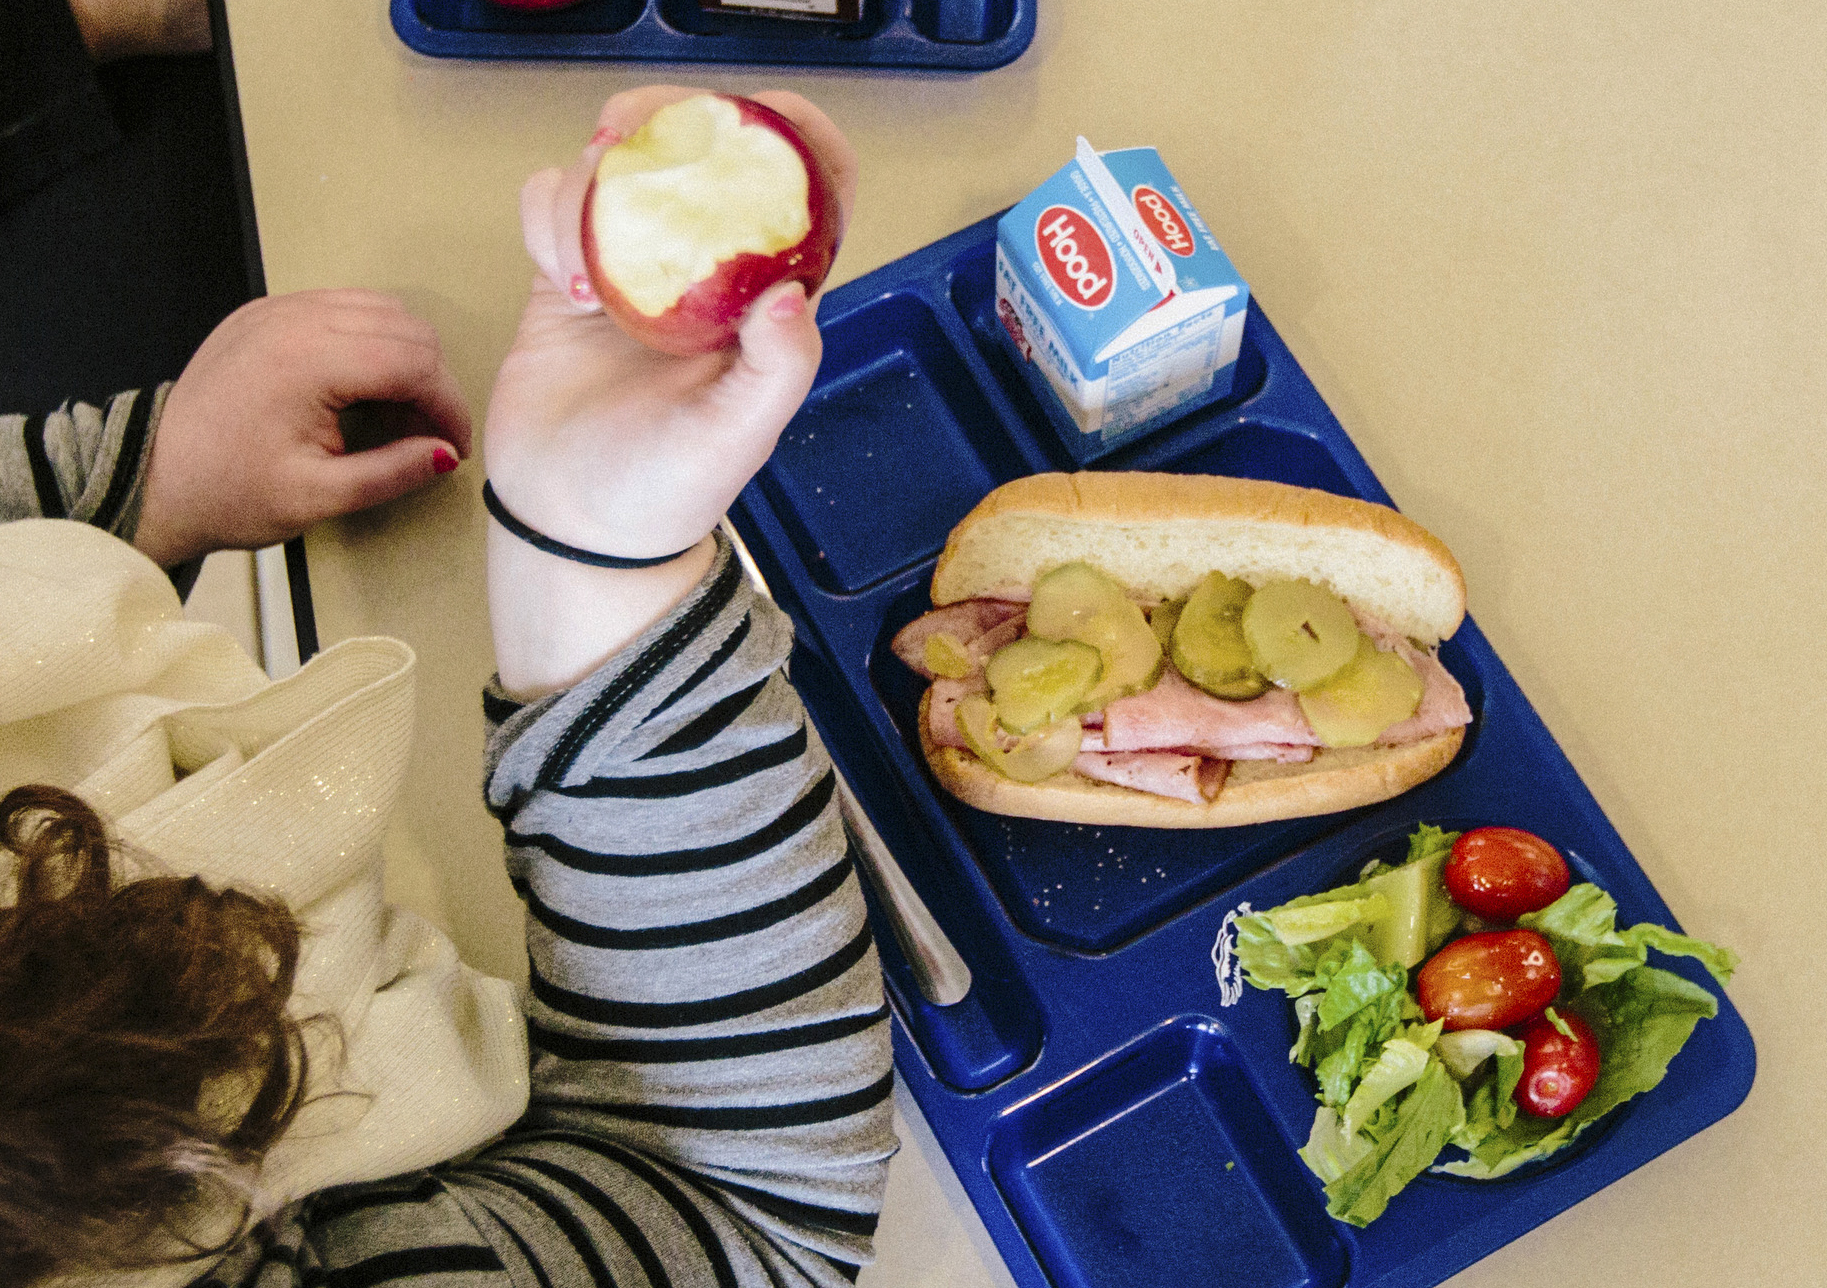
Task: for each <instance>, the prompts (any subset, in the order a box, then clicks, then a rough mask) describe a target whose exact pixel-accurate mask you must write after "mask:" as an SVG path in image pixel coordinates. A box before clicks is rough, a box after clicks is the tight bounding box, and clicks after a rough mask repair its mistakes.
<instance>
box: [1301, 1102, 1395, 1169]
mask: <svg viewBox="0 0 1827 1288" xmlns="http://www.w3.org/2000/svg"><path fill="white" fill-rule="evenodd" d="M1373 1148H1375V1144H1374V1142H1372V1141H1371V1140H1369V1139H1367V1138H1365V1137H1363V1136H1347V1135H1346V1134H1345V1130H1344V1128H1343V1127H1342V1126H1341V1125H1340V1123H1339V1115H1338V1110H1336V1109H1334V1108H1333V1107H1332V1106H1331V1105H1321V1106H1320V1107H1319V1108H1318V1109H1316V1110H1314V1111H1313V1128H1312V1130H1310V1131H1309V1132H1308V1133H1307V1143H1306V1144H1305V1145H1302V1146H1301V1147H1300V1148H1299V1149H1298V1150H1296V1151H1295V1152H1296V1153H1297V1154H1299V1155H1300V1156H1301V1161H1302V1162H1304V1163H1306V1165H1307V1170H1308V1171H1310V1172H1312V1173H1313V1174H1314V1175H1315V1176H1317V1177H1319V1178H1320V1181H1321V1182H1322V1183H1323V1184H1327V1185H1330V1184H1331V1183H1332V1182H1333V1181H1336V1180H1338V1178H1339V1177H1341V1176H1343V1175H1344V1174H1345V1173H1346V1172H1348V1171H1350V1170H1351V1169H1352V1167H1354V1166H1355V1165H1356V1164H1357V1162H1358V1160H1359V1159H1361V1158H1363V1157H1364V1155H1366V1154H1368V1153H1369V1152H1370V1151H1371V1150H1372V1149H1373Z"/></svg>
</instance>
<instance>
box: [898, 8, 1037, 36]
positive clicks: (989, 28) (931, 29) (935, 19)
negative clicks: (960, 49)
mask: <svg viewBox="0 0 1827 1288" xmlns="http://www.w3.org/2000/svg"><path fill="white" fill-rule="evenodd" d="M1014 22H1015V0H914V6H913V24H914V27H915V28H917V29H918V30H919V32H920V34H921V35H923V36H925V37H926V38H927V39H928V40H938V41H943V42H945V43H947V44H956V45H982V44H987V43H988V42H990V41H992V40H1000V39H1001V38H1002V37H1004V36H1006V35H1007V34H1008V32H1009V28H1010V26H1012V25H1013V24H1014Z"/></svg>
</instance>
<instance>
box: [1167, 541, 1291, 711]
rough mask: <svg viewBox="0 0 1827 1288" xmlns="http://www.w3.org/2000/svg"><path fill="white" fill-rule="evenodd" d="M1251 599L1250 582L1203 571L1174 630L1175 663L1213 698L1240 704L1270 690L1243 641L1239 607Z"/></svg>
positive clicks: (1246, 644) (1241, 615)
mask: <svg viewBox="0 0 1827 1288" xmlns="http://www.w3.org/2000/svg"><path fill="white" fill-rule="evenodd" d="M1249 601H1250V583H1249V582H1247V581H1243V580H1241V579H1239V578H1236V577H1227V576H1225V575H1224V574H1223V573H1221V572H1210V573H1207V574H1206V575H1205V579H1204V580H1203V581H1201V582H1200V583H1199V584H1198V585H1197V586H1195V587H1194V588H1193V593H1192V595H1191V596H1190V597H1189V598H1188V599H1187V601H1186V608H1185V610H1184V611H1182V612H1181V614H1180V622H1179V624H1178V625H1177V626H1175V627H1174V634H1173V659H1174V665H1175V666H1176V667H1178V668H1179V671H1180V674H1181V675H1184V676H1185V677H1186V678H1187V679H1188V680H1191V681H1192V682H1193V683H1194V684H1196V685H1198V686H1199V687H1200V688H1202V689H1204V690H1205V691H1206V692H1207V693H1209V694H1211V695H1212V696H1213V697H1215V698H1229V699H1231V700H1233V701H1242V700H1244V699H1248V698H1254V697H1260V696H1261V695H1262V694H1263V693H1266V692H1267V691H1268V688H1269V681H1268V677H1267V676H1265V675H1263V673H1262V672H1261V671H1258V670H1257V669H1256V665H1255V663H1254V662H1252V661H1251V660H1250V646H1249V644H1248V643H1247V642H1246V641H1245V640H1244V638H1243V609H1244V605H1245V604H1247V603H1249Z"/></svg>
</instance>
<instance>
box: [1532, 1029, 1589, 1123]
mask: <svg viewBox="0 0 1827 1288" xmlns="http://www.w3.org/2000/svg"><path fill="white" fill-rule="evenodd" d="M1557 1013H1558V1012H1557ZM1561 1023H1563V1024H1565V1025H1566V1026H1567V1027H1568V1028H1570V1029H1572V1030H1573V1036H1572V1037H1568V1036H1567V1035H1566V1034H1565V1033H1562V1032H1561V1031H1560V1030H1559V1029H1557V1028H1555V1027H1554V1023H1553V1021H1551V1020H1550V1019H1549V1018H1548V1017H1547V1016H1545V1015H1541V1016H1537V1017H1536V1018H1535V1019H1533V1020H1531V1021H1530V1022H1529V1027H1528V1028H1526V1029H1524V1030H1523V1031H1522V1035H1521V1036H1522V1044H1523V1071H1522V1080H1521V1081H1519V1082H1518V1083H1517V1084H1516V1103H1517V1104H1519V1105H1521V1106H1522V1107H1523V1108H1524V1109H1527V1110H1528V1111H1529V1112H1530V1113H1532V1114H1536V1115H1538V1116H1540V1117H1542V1118H1561V1117H1564V1116H1565V1115H1567V1114H1569V1113H1572V1112H1573V1108H1574V1106H1575V1105H1577V1104H1579V1103H1580V1101H1582V1100H1584V1099H1585V1098H1586V1093H1587V1092H1588V1091H1591V1090H1592V1084H1593V1083H1595V1082H1597V1081H1598V1080H1599V1040H1598V1039H1597V1038H1595V1037H1593V1036H1592V1030H1591V1029H1590V1028H1588V1027H1587V1026H1586V1021H1584V1020H1582V1019H1581V1018H1580V1017H1579V1016H1577V1015H1571V1014H1569V1015H1561Z"/></svg>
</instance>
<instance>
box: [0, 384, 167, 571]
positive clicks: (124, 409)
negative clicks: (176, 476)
mask: <svg viewBox="0 0 1827 1288" xmlns="http://www.w3.org/2000/svg"><path fill="white" fill-rule="evenodd" d="M169 388H170V386H169V385H161V386H159V387H158V388H157V389H145V390H137V391H135V390H130V391H128V392H127V393H123V394H117V395H115V396H114V397H113V398H111V399H109V400H108V404H107V406H106V407H105V408H98V407H92V406H90V405H89V404H87V403H66V404H65V405H64V406H63V407H60V408H59V409H58V410H56V411H54V412H50V413H48V414H45V415H38V416H19V415H13V416H0V520H11V519H34V518H44V519H75V520H77V521H79V522H82V523H88V524H92V525H93V526H95V527H98V528H102V529H104V530H106V531H108V532H112V533H113V534H114V535H116V536H118V537H121V538H122V539H123V540H127V541H131V540H133V538H134V535H135V531H136V529H137V527H138V525H139V517H140V509H141V503H142V501H143V498H144V494H145V485H146V467H147V463H148V461H149V460H150V458H151V455H152V441H153V437H154V435H155V434H156V433H157V430H158V422H159V417H160V415H161V414H162V412H163V410H164V405H165V395H166V393H167V392H168V390H169Z"/></svg>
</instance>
